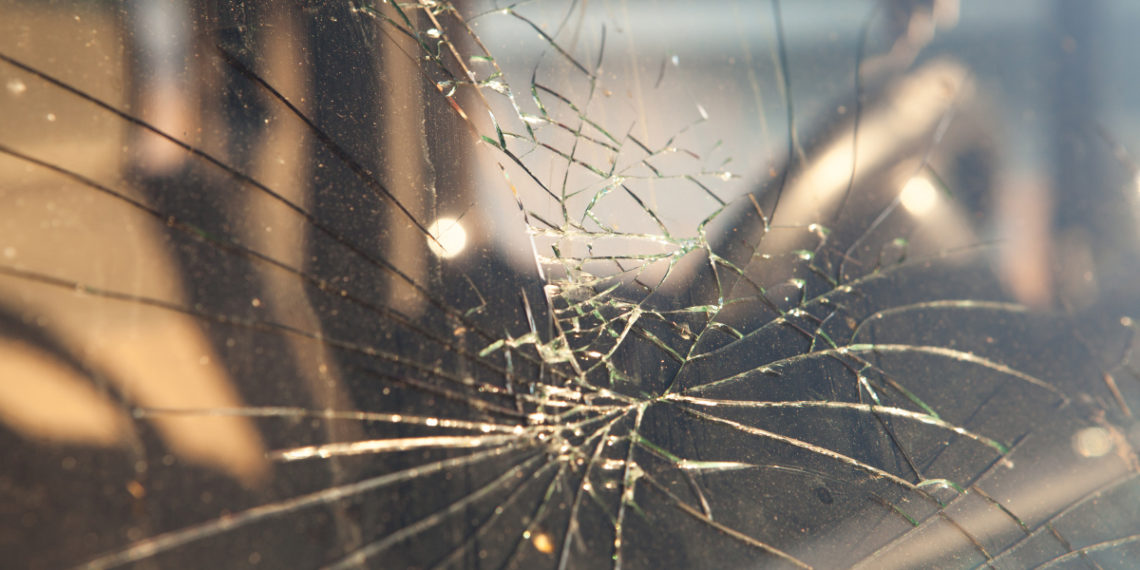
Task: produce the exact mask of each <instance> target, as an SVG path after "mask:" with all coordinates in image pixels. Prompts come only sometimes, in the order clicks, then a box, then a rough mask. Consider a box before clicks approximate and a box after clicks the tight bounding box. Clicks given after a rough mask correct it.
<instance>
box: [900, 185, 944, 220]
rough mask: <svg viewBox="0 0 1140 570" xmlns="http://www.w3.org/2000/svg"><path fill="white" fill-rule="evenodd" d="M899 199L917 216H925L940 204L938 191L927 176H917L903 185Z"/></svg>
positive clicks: (907, 209)
mask: <svg viewBox="0 0 1140 570" xmlns="http://www.w3.org/2000/svg"><path fill="white" fill-rule="evenodd" d="M899 201H900V202H902V205H903V207H904V208H906V211H908V212H910V213H911V214H913V215H915V216H924V215H926V214H928V213H930V211H931V210H933V209H934V207H935V206H936V205H937V204H938V191H937V190H936V189H935V188H934V184H932V183H931V182H930V180H929V179H927V178H926V177H925V176H915V177H912V178H911V179H910V180H908V181H907V183H906V185H905V186H903V190H902V193H901V194H900V195H899Z"/></svg>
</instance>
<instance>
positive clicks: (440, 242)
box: [427, 217, 467, 259]
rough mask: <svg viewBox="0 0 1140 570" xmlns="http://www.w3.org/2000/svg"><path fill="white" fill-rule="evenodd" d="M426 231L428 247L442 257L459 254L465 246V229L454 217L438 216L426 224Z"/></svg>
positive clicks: (446, 257) (447, 257)
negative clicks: (428, 234)
mask: <svg viewBox="0 0 1140 570" xmlns="http://www.w3.org/2000/svg"><path fill="white" fill-rule="evenodd" d="M428 232H429V233H430V234H431V238H428V240H427V243H428V249H430V250H431V252H432V253H434V254H436V255H438V256H439V257H442V258H444V259H451V258H453V257H455V256H457V255H459V254H460V253H462V252H463V249H464V248H466V247H467V230H464V229H463V225H462V224H460V223H459V220H457V219H455V218H449V217H442V218H438V219H437V220H436V221H434V222H432V223H431V225H430V226H428Z"/></svg>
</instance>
